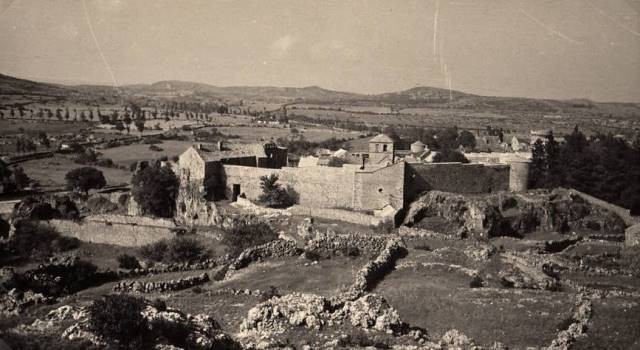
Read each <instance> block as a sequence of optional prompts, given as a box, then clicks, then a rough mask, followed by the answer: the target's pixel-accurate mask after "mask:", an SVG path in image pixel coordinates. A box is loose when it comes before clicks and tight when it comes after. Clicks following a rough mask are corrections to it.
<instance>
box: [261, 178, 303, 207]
mask: <svg viewBox="0 0 640 350" xmlns="http://www.w3.org/2000/svg"><path fill="white" fill-rule="evenodd" d="M277 181H278V175H276V174H271V175H268V176H267V175H265V176H261V177H260V188H261V189H262V194H260V196H259V197H258V202H260V203H262V204H263V205H265V206H267V207H270V208H285V207H289V206H292V205H294V204H295V203H296V197H297V196H296V195H295V193H294V192H293V190H292V189H291V188H283V187H282V186H281V185H280V184H279V183H277Z"/></svg>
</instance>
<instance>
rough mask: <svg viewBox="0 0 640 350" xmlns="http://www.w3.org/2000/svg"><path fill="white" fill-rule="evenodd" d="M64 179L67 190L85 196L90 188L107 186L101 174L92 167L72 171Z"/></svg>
mask: <svg viewBox="0 0 640 350" xmlns="http://www.w3.org/2000/svg"><path fill="white" fill-rule="evenodd" d="M64 178H65V180H66V181H67V188H68V189H70V190H74V191H80V192H84V193H85V194H87V192H88V191H89V190H90V189H92V188H95V189H98V188H103V187H104V186H105V185H106V184H107V182H106V180H105V178H104V175H103V174H102V172H101V171H100V170H98V169H96V168H92V167H82V168H77V169H73V170H71V171H70V172H68V173H67V174H66V175H65V177H64Z"/></svg>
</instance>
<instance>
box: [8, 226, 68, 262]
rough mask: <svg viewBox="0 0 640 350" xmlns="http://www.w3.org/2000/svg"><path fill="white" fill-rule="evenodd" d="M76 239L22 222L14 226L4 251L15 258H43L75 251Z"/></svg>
mask: <svg viewBox="0 0 640 350" xmlns="http://www.w3.org/2000/svg"><path fill="white" fill-rule="evenodd" d="M79 245H80V241H79V240H78V239H77V238H71V237H63V236H60V234H58V232H57V231H56V230H54V229H53V228H52V227H50V226H48V225H44V224H40V223H37V222H33V221H26V220H22V221H19V222H18V223H17V224H16V232H15V235H13V236H12V238H11V240H9V241H8V242H7V247H6V250H8V252H9V254H11V255H12V256H14V257H16V258H19V259H20V258H29V257H34V258H45V257H48V256H51V255H53V254H55V253H61V252H64V251H68V250H71V249H75V248H77V247H78V246H79Z"/></svg>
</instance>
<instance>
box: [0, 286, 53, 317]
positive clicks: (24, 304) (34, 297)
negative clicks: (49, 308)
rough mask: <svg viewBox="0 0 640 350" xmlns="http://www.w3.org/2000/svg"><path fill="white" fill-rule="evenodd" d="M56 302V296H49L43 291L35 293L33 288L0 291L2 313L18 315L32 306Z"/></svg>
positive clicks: (0, 309)
mask: <svg viewBox="0 0 640 350" xmlns="http://www.w3.org/2000/svg"><path fill="white" fill-rule="evenodd" d="M54 302H55V298H52V297H47V296H45V295H43V294H42V293H35V292H33V291H31V290H27V291H24V292H23V291H20V290H19V289H17V288H13V289H11V290H9V291H8V292H7V293H4V292H3V293H0V315H5V316H10V315H15V316H17V315H20V314H21V313H22V312H23V311H24V310H25V309H26V308H28V307H30V306H33V305H44V304H52V303H54Z"/></svg>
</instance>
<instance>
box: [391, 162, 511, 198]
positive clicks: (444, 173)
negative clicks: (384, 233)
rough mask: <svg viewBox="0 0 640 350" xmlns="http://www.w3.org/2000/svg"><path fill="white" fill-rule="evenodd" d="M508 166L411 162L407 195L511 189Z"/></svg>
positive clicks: (488, 191)
mask: <svg viewBox="0 0 640 350" xmlns="http://www.w3.org/2000/svg"><path fill="white" fill-rule="evenodd" d="M509 172H510V169H509V166H508V165H482V164H462V163H412V164H408V165H407V171H406V172H405V178H406V181H405V189H404V191H405V196H406V199H407V200H409V201H411V200H413V199H415V198H416V197H417V195H419V194H420V193H422V192H424V191H431V190H437V191H443V192H453V193H490V192H498V191H507V190H509Z"/></svg>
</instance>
